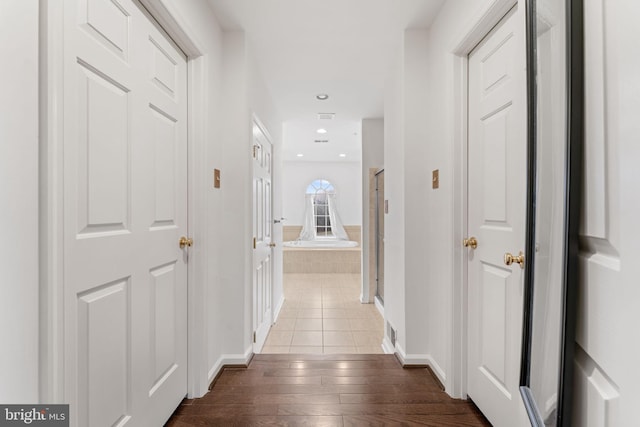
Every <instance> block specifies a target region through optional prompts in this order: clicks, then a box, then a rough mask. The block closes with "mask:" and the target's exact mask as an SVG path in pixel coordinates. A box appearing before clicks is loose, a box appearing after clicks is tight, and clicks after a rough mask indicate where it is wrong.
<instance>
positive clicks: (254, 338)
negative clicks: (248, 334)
mask: <svg viewBox="0 0 640 427" xmlns="http://www.w3.org/2000/svg"><path fill="white" fill-rule="evenodd" d="M253 343H254V344H255V343H256V333H255V332H254V333H253Z"/></svg>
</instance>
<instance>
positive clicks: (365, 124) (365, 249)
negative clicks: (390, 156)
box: [360, 118, 384, 302]
mask: <svg viewBox="0 0 640 427" xmlns="http://www.w3.org/2000/svg"><path fill="white" fill-rule="evenodd" d="M372 168H373V169H377V170H380V169H384V119H381V118H380V119H364V120H362V283H363V288H362V295H361V297H360V300H361V301H368V302H373V297H374V296H375V295H374V294H375V290H371V289H369V280H371V279H370V277H369V242H370V240H371V239H370V237H372V236H369V226H370V223H369V209H370V200H369V194H370V193H369V192H370V188H369V169H372Z"/></svg>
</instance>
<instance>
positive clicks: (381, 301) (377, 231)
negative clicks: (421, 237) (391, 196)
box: [373, 168, 385, 307]
mask: <svg viewBox="0 0 640 427" xmlns="http://www.w3.org/2000/svg"><path fill="white" fill-rule="evenodd" d="M380 175H382V179H383V182H384V168H383V169H380V170H379V171H377V172H376V173H375V175H374V176H375V180H376V224H375V227H374V228H375V238H376V242H375V243H376V245H375V247H376V289H375V295H374V296H373V298H374V301H375V300H377V301H376V302H377V303H379V304H380V305H381V306H382V307H384V273H383V276H382V288H383V291H382V297H380V294H379V289H380V280H379V279H380V189H379V178H380ZM383 191H384V190H383ZM383 203H384V196H383ZM384 214H385V213H384V209H383V212H382V219H383V222H384ZM383 253H384V249H383ZM383 262H384V259H383ZM383 267H384V264H383ZM383 271H384V270H383Z"/></svg>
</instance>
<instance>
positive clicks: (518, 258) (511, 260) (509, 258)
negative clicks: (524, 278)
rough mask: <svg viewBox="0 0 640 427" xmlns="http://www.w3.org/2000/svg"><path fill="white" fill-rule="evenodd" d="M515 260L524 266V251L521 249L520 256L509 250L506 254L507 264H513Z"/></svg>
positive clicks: (505, 260) (505, 261)
mask: <svg viewBox="0 0 640 427" xmlns="http://www.w3.org/2000/svg"><path fill="white" fill-rule="evenodd" d="M514 262H515V263H518V264H520V268H524V254H523V253H522V251H520V253H519V254H518V256H513V255H511V254H510V253H509V252H507V253H505V254H504V263H505V264H506V265H511V264H513V263H514Z"/></svg>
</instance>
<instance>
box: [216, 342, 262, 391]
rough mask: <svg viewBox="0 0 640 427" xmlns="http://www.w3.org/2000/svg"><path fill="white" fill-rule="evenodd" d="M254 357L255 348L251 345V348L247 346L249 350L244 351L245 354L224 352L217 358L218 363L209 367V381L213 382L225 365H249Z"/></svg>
mask: <svg viewBox="0 0 640 427" xmlns="http://www.w3.org/2000/svg"><path fill="white" fill-rule="evenodd" d="M252 357H253V348H252V346H249V348H247V350H246V351H245V352H244V354H223V355H221V356H220V357H219V358H218V360H216V363H214V364H213V367H211V369H209V375H208V380H209V381H208V383H209V384H211V382H212V381H213V380H214V378H215V377H216V376H217V375H218V374H219V373H220V370H221V369H222V368H223V367H224V366H229V365H248V364H249V361H250V360H251V358H252Z"/></svg>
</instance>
